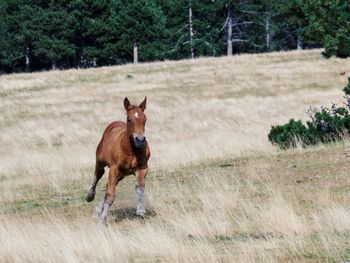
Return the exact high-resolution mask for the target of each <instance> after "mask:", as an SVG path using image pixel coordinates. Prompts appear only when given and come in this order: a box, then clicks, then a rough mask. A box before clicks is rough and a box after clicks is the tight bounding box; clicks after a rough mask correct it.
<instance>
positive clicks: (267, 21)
mask: <svg viewBox="0 0 350 263" xmlns="http://www.w3.org/2000/svg"><path fill="white" fill-rule="evenodd" d="M265 33H266V47H267V50H270V42H271V35H270V20H269V16H268V15H267V16H266V18H265Z"/></svg>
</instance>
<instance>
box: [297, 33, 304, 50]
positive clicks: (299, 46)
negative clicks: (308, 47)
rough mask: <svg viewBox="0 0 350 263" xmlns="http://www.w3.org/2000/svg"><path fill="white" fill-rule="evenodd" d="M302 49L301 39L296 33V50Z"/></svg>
mask: <svg viewBox="0 0 350 263" xmlns="http://www.w3.org/2000/svg"><path fill="white" fill-rule="evenodd" d="M302 49H303V41H302V40H301V37H300V34H299V33H298V36H297V50H302Z"/></svg>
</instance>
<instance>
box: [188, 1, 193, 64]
mask: <svg viewBox="0 0 350 263" xmlns="http://www.w3.org/2000/svg"><path fill="white" fill-rule="evenodd" d="M189 4H190V5H189V9H188V21H189V25H190V49H191V58H194V48H193V23H192V2H191V0H190V3H189Z"/></svg>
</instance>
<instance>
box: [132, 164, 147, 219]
mask: <svg viewBox="0 0 350 263" xmlns="http://www.w3.org/2000/svg"><path fill="white" fill-rule="evenodd" d="M147 172H148V168H145V169H137V170H136V184H135V195H136V215H138V216H142V217H144V216H145V214H146V209H145V205H144V195H145V177H146V175H147Z"/></svg>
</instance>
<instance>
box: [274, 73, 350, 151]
mask: <svg viewBox="0 0 350 263" xmlns="http://www.w3.org/2000/svg"><path fill="white" fill-rule="evenodd" d="M348 82H349V83H348V85H347V86H346V87H345V88H344V89H343V91H344V93H345V96H344V98H345V99H346V102H344V105H345V107H338V106H337V105H336V104H334V103H332V106H331V108H330V109H329V108H326V107H321V111H316V110H314V109H312V108H311V107H310V108H309V110H307V111H306V113H307V115H308V116H309V117H310V119H311V120H310V121H308V122H306V126H305V125H304V124H303V123H302V122H301V121H300V120H299V121H295V120H294V119H291V120H290V121H289V122H288V123H286V124H284V125H277V126H272V127H271V130H270V133H269V135H268V138H269V141H270V142H271V143H272V144H275V145H278V146H279V147H280V148H281V149H288V148H295V147H296V146H297V145H298V144H300V145H301V146H303V147H306V146H309V145H314V144H317V143H328V142H334V141H339V140H341V139H343V138H344V137H345V136H348V135H349V134H350V114H349V110H350V77H349V78H348Z"/></svg>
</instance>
